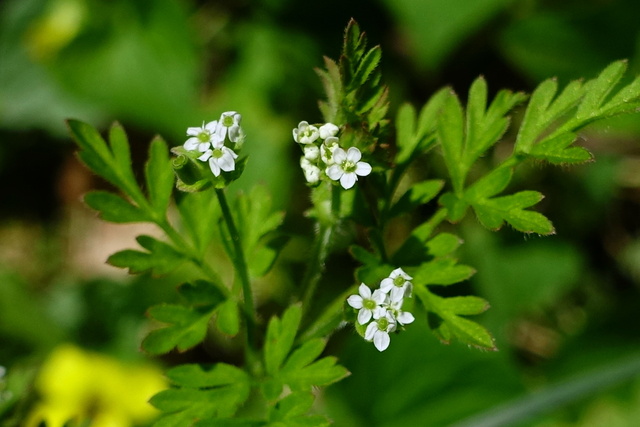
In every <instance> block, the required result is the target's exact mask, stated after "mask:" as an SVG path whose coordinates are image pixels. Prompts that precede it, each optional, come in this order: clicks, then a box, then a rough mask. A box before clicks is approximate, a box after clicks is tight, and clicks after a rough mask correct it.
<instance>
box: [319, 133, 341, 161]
mask: <svg viewBox="0 0 640 427" xmlns="http://www.w3.org/2000/svg"><path fill="white" fill-rule="evenodd" d="M336 148H340V146H339V145H338V138H336V137H335V136H330V137H328V138H327V139H325V140H324V142H323V143H322V145H321V146H320V158H321V159H322V161H323V162H324V163H325V164H326V165H327V166H331V165H332V164H333V163H334V161H333V152H334V150H335V149H336Z"/></svg>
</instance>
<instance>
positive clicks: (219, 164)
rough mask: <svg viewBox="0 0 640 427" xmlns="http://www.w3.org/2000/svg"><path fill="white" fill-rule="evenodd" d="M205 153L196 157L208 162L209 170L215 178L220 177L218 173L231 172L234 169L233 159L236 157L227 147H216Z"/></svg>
mask: <svg viewBox="0 0 640 427" xmlns="http://www.w3.org/2000/svg"><path fill="white" fill-rule="evenodd" d="M212 148H213V149H209V150H207V151H205V153H204V154H203V155H202V156H200V157H198V160H201V161H203V162H206V161H207V160H208V161H209V168H211V172H213V174H214V175H215V176H220V171H221V170H223V171H225V172H231V171H233V170H235V168H236V162H235V159H237V158H238V155H237V154H236V153H234V152H233V150H231V149H230V148H228V147H225V146H224V145H218V146H214V147H212Z"/></svg>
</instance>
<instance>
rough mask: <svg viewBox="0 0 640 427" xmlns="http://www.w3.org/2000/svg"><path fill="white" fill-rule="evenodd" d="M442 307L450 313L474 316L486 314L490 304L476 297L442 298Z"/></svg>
mask: <svg viewBox="0 0 640 427" xmlns="http://www.w3.org/2000/svg"><path fill="white" fill-rule="evenodd" d="M440 307H441V309H443V310H446V311H448V312H451V313H454V314H459V315H474V314H480V313H484V312H485V311H487V310H488V309H489V303H488V302H487V301H486V300H484V299H482V298H480V297H475V296H462V297H450V298H442V299H441V301H440Z"/></svg>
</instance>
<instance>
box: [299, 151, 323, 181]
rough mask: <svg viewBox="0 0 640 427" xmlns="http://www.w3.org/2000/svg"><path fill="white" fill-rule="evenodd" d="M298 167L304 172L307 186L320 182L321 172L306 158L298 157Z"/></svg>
mask: <svg viewBox="0 0 640 427" xmlns="http://www.w3.org/2000/svg"><path fill="white" fill-rule="evenodd" d="M300 167H301V168H302V171H303V172H304V178H305V179H306V180H307V182H308V183H309V184H315V183H316V182H318V181H319V180H320V174H321V173H322V171H321V170H320V168H319V167H317V166H315V165H314V164H312V163H311V162H310V161H309V159H307V158H306V157H300Z"/></svg>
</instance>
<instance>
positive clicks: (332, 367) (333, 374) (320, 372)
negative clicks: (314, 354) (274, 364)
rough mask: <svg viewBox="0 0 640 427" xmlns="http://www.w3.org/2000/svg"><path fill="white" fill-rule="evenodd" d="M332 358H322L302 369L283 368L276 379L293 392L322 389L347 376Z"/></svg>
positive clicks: (346, 372) (345, 371) (347, 372)
mask: <svg viewBox="0 0 640 427" xmlns="http://www.w3.org/2000/svg"><path fill="white" fill-rule="evenodd" d="M336 362H337V359H336V358H335V357H332V356H327V357H324V358H322V359H320V360H318V361H316V362H313V363H312V364H310V365H307V366H305V367H304V368H297V369H296V368H291V369H288V367H286V366H285V367H283V369H282V370H281V371H280V372H279V373H278V379H279V380H280V381H282V382H283V383H284V384H287V385H289V386H290V387H291V389H292V390H294V391H307V390H310V389H311V388H312V387H323V386H328V385H329V384H333V383H334V382H337V381H340V380H341V379H343V378H345V377H347V376H348V375H349V371H347V370H346V368H344V367H343V366H340V365H338V364H337V363H336Z"/></svg>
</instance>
